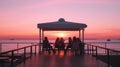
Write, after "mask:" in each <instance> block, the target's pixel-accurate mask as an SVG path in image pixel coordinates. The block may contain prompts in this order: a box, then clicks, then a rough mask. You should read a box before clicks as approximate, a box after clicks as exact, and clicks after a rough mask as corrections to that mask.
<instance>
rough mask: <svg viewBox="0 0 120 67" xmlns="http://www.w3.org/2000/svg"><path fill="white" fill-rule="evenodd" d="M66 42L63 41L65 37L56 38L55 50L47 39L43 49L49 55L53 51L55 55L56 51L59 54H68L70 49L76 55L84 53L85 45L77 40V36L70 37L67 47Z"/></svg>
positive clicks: (44, 41)
mask: <svg viewBox="0 0 120 67" xmlns="http://www.w3.org/2000/svg"><path fill="white" fill-rule="evenodd" d="M64 41H65V40H64V39H63V37H61V38H59V37H58V38H56V40H55V44H54V48H53V46H51V45H50V43H49V40H48V38H47V37H45V38H44V40H43V49H44V50H46V51H48V53H49V54H50V53H51V50H52V51H53V53H56V49H57V51H58V53H59V52H60V51H64V54H66V53H67V51H68V49H69V48H70V49H71V51H72V52H73V53H74V54H75V55H78V54H83V53H84V44H83V43H82V42H81V40H80V39H79V38H76V37H75V36H74V37H73V38H71V37H69V38H68V44H67V45H65V43H64ZM44 50H43V51H44Z"/></svg>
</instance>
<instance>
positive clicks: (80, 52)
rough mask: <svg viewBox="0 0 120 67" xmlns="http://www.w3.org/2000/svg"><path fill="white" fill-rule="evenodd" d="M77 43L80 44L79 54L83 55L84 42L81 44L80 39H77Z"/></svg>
mask: <svg viewBox="0 0 120 67" xmlns="http://www.w3.org/2000/svg"><path fill="white" fill-rule="evenodd" d="M77 42H78V45H79V49H78V52H79V54H82V49H83V47H82V42H81V40H80V38H77Z"/></svg>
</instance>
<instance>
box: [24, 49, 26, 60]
mask: <svg viewBox="0 0 120 67" xmlns="http://www.w3.org/2000/svg"><path fill="white" fill-rule="evenodd" d="M25 60H26V47H25V48H24V62H25Z"/></svg>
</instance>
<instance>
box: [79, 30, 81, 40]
mask: <svg viewBox="0 0 120 67" xmlns="http://www.w3.org/2000/svg"><path fill="white" fill-rule="evenodd" d="M79 39H81V29H79Z"/></svg>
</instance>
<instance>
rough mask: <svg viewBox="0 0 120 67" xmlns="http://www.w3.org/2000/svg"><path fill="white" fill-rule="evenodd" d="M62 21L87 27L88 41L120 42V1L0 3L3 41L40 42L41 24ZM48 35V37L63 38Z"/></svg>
mask: <svg viewBox="0 0 120 67" xmlns="http://www.w3.org/2000/svg"><path fill="white" fill-rule="evenodd" d="M59 18H64V19H65V20H66V21H73V22H78V23H85V24H87V25H88V27H87V28H86V29H85V38H86V39H89V38H90V39H91V38H97V39H107V38H111V39H120V0H0V39H9V38H15V39H32V38H38V28H37V24H38V23H45V22H52V21H57V20H58V19H59ZM45 33H49V34H45V36H49V37H56V35H57V34H60V32H57V31H54V32H45ZM63 33H64V34H65V36H71V35H72V36H73V35H77V34H78V32H73V31H72V32H70V31H69V32H63Z"/></svg>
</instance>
